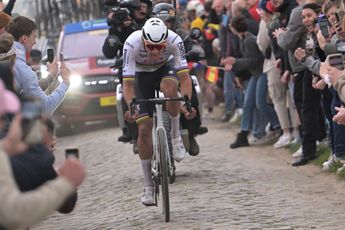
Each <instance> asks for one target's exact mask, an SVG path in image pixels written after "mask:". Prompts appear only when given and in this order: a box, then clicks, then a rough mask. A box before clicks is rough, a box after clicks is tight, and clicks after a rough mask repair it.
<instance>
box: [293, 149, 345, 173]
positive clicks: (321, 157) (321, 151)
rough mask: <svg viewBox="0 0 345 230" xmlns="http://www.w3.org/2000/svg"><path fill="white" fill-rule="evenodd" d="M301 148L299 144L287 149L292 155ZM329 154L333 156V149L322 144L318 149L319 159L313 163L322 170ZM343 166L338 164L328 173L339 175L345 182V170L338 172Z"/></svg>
mask: <svg viewBox="0 0 345 230" xmlns="http://www.w3.org/2000/svg"><path fill="white" fill-rule="evenodd" d="M299 147H300V145H299V144H293V145H289V146H288V147H287V148H288V150H289V152H290V153H291V154H292V153H294V152H295V151H297V149H298V148H299ZM329 154H331V149H330V148H329V147H328V146H327V145H325V144H323V143H321V144H320V145H319V146H318V147H317V158H316V159H315V160H313V161H312V163H313V164H315V165H317V166H319V167H320V168H322V164H323V162H325V161H326V160H327V159H328V157H329ZM341 166H342V164H341V163H336V164H334V165H333V166H332V167H331V168H330V170H329V171H327V172H329V173H334V174H337V176H338V177H339V178H340V179H342V180H345V170H342V171H341V172H340V173H337V170H338V169H339V168H340V167H341Z"/></svg>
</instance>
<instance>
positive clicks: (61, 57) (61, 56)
mask: <svg viewBox="0 0 345 230" xmlns="http://www.w3.org/2000/svg"><path fill="white" fill-rule="evenodd" d="M63 61H64V57H63V53H62V52H60V62H63Z"/></svg>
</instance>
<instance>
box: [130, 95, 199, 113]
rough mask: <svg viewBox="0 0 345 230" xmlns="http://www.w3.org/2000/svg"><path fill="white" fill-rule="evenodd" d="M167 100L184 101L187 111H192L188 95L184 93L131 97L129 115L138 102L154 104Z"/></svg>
mask: <svg viewBox="0 0 345 230" xmlns="http://www.w3.org/2000/svg"><path fill="white" fill-rule="evenodd" d="M167 101H184V106H186V108H187V111H188V112H190V113H191V112H192V103H191V101H190V99H189V97H188V95H184V96H183V97H172V98H161V97H160V98H148V99H137V98H135V97H134V98H133V99H132V102H131V103H130V105H129V107H130V113H131V115H133V114H134V112H135V110H136V109H137V105H138V103H139V102H150V103H154V104H163V103H164V102H167Z"/></svg>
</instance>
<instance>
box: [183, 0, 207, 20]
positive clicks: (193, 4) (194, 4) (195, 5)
mask: <svg viewBox="0 0 345 230" xmlns="http://www.w3.org/2000/svg"><path fill="white" fill-rule="evenodd" d="M186 9H187V11H192V10H195V13H196V15H197V16H198V17H201V16H202V15H204V14H205V7H204V5H203V4H202V3H201V2H200V1H199V0H192V1H189V2H188V3H187V6H186Z"/></svg>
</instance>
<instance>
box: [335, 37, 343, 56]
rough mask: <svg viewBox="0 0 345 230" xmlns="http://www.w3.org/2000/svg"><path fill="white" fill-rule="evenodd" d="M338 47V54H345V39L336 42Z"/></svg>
mask: <svg viewBox="0 0 345 230" xmlns="http://www.w3.org/2000/svg"><path fill="white" fill-rule="evenodd" d="M336 46H337V52H339V53H345V40H344V39H339V40H338V41H337V42H336Z"/></svg>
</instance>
